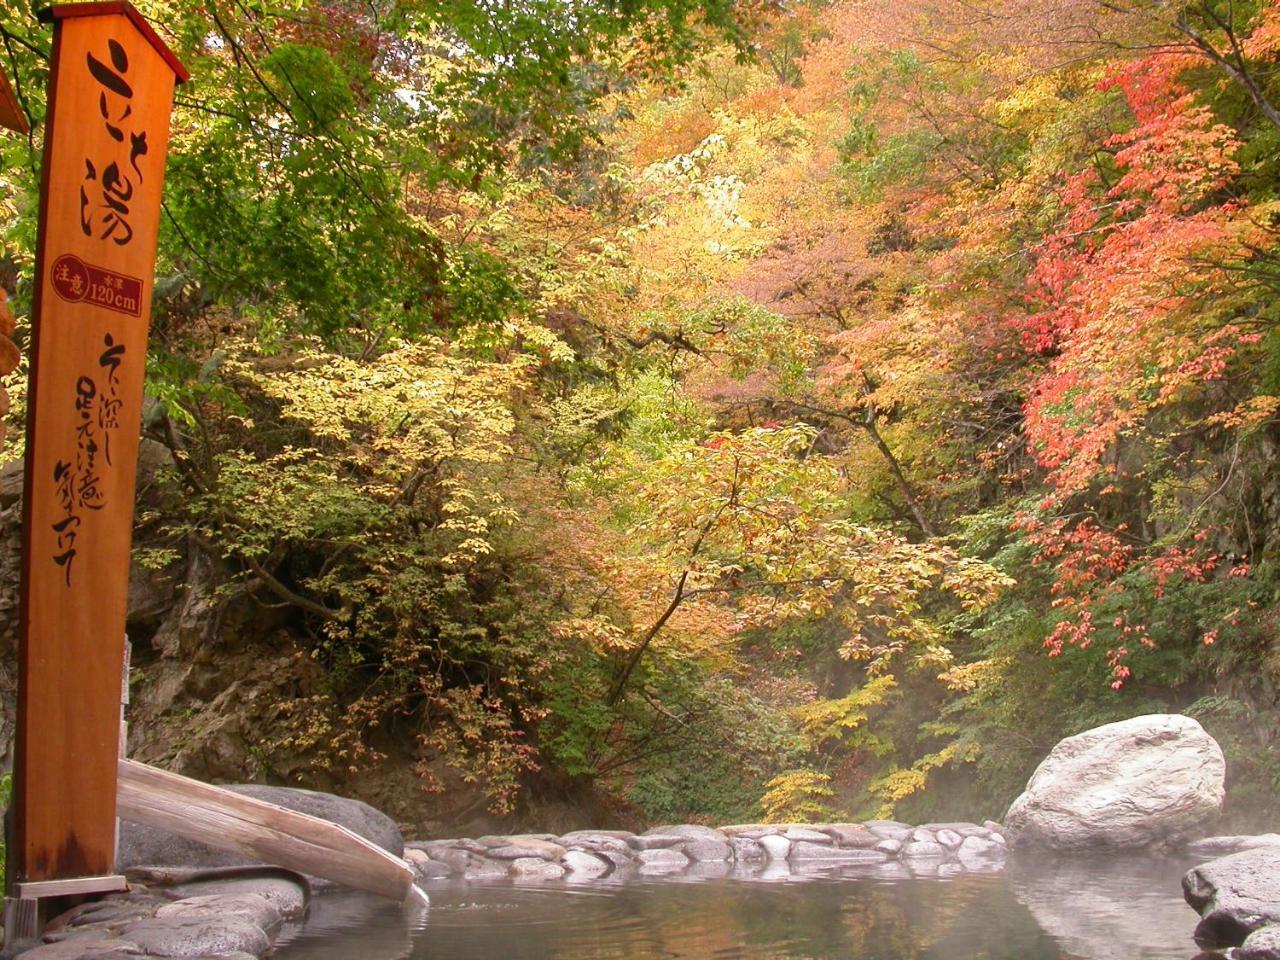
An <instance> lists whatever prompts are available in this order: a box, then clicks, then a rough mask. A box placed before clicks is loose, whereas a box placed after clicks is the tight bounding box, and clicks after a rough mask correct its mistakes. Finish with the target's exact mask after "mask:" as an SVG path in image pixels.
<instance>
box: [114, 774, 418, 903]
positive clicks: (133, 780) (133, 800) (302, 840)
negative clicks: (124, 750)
mask: <svg viewBox="0 0 1280 960" xmlns="http://www.w3.org/2000/svg"><path fill="white" fill-rule="evenodd" d="M118 806H119V814H120V817H121V818H122V819H125V820H132V821H133V822H134V823H141V824H145V825H147V826H150V827H159V828H161V829H163V830H168V831H169V832H171V833H176V834H177V835H178V836H180V837H185V838H187V839H188V840H196V841H199V842H200V843H207V844H208V845H209V846H211V847H218V848H219V849H222V850H233V851H235V852H237V853H242V854H244V855H245V856H247V857H252V858H254V859H256V860H261V861H262V862H264V863H269V864H274V865H276V866H280V867H285V868H287V869H289V870H295V871H297V872H298V873H306V874H310V875H312V876H316V877H323V878H324V879H326V880H332V881H334V882H335V883H340V884H342V885H343V886H347V887H352V888H354V889H356V890H365V891H368V892H369V893H376V894H378V895H379V896H383V897H388V898H390V899H392V900H397V901H400V902H401V903H408V902H411V901H412V902H418V903H426V900H427V897H426V894H424V893H423V892H422V891H421V890H419V889H418V888H417V887H416V886H415V885H414V878H415V875H414V871H413V868H412V867H411V866H409V864H407V863H405V861H403V860H401V859H400V858H399V857H396V856H393V855H392V854H390V853H388V852H387V851H385V850H383V849H382V848H381V847H379V846H377V845H376V844H374V843H370V842H369V841H368V840H366V839H365V838H364V837H361V836H358V835H357V834H355V833H352V832H351V831H350V830H348V829H347V828H346V827H342V826H339V825H338V824H336V823H330V822H329V821H328V820H321V819H320V818H319V817H312V816H308V815H307V814H305V813H298V812H296V811H294V810H286V809H285V808H284V807H280V806H277V805H276V804H274V803H266V802H264V801H262V800H255V799H253V798H252V797H244V796H241V795H240V794H238V793H233V792H232V791H230V790H224V789H222V788H221V787H215V786H213V785H211V784H208V783H202V782H201V781H199V780H192V779H191V778H190V777H183V776H179V775H178V774H176V773H169V772H167V771H165V770H159V769H157V768H156V767H151V766H148V765H147V764H145V763H138V762H137V761H136V760H126V759H124V758H121V760H120V771H119V796H118Z"/></svg>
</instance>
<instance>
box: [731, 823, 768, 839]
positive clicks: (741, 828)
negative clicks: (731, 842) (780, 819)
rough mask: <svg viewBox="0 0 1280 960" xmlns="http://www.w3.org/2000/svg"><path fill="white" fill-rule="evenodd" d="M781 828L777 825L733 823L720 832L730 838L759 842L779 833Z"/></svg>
mask: <svg viewBox="0 0 1280 960" xmlns="http://www.w3.org/2000/svg"><path fill="white" fill-rule="evenodd" d="M780 831H781V827H780V826H779V825H778V824H776V823H731V824H729V825H728V826H727V827H721V828H720V832H721V833H723V834H724V835H725V836H728V837H746V838H747V839H748V840H759V839H760V838H761V837H765V836H768V835H769V834H771V833H779V832H780Z"/></svg>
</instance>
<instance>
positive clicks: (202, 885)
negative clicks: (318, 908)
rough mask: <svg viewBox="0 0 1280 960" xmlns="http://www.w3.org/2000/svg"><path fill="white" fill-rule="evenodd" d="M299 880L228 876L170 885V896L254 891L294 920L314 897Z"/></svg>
mask: <svg viewBox="0 0 1280 960" xmlns="http://www.w3.org/2000/svg"><path fill="white" fill-rule="evenodd" d="M300 881H301V878H299V880H298V881H294V880H289V879H286V878H284V877H273V876H260V877H244V878H242V879H236V878H234V877H233V878H227V879H219V880H202V881H196V882H194V883H183V884H180V885H178V886H176V887H169V888H168V889H166V890H165V891H163V892H164V893H165V895H166V896H168V897H169V898H170V899H173V900H186V899H190V898H191V897H205V896H234V895H236V894H254V895H256V896H259V897H262V898H263V899H264V900H266V901H267V902H268V903H269V904H271V905H272V906H273V907H275V908H276V910H277V911H279V913H280V916H281V917H283V918H284V919H286V920H294V919H297V918H299V917H301V916H303V915H304V914H305V913H306V912H307V904H308V902H309V901H310V899H311V893H310V891H309V890H308V889H307V888H306V887H305V886H303V885H302V883H301V882H300Z"/></svg>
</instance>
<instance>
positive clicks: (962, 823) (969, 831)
mask: <svg viewBox="0 0 1280 960" xmlns="http://www.w3.org/2000/svg"><path fill="white" fill-rule="evenodd" d="M920 826H921V827H923V828H924V829H926V830H932V831H933V832H934V833H937V832H938V831H939V830H950V831H951V832H952V833H958V834H960V836H962V837H969V836H973V835H974V833H986V831H985V830H983V829H982V827H980V826H978V825H977V824H976V823H969V821H967V820H954V821H950V822H947V823H922V824H920Z"/></svg>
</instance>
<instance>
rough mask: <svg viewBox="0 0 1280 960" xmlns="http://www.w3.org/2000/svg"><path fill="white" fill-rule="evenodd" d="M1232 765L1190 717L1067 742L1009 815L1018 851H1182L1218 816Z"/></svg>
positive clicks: (1113, 726) (1160, 717)
mask: <svg viewBox="0 0 1280 960" xmlns="http://www.w3.org/2000/svg"><path fill="white" fill-rule="evenodd" d="M1225 773H1226V765H1225V763H1224V761H1223V758H1222V750H1221V748H1220V747H1219V746H1218V744H1217V742H1216V741H1215V740H1214V739H1213V738H1212V737H1211V736H1209V735H1208V734H1207V733H1205V732H1204V728H1203V727H1201V726H1200V724H1199V723H1197V722H1196V721H1195V720H1193V719H1191V718H1190V717H1184V716H1179V715H1176V714H1153V715H1151V716H1145V717H1134V718H1133V719H1131V720H1123V721H1120V722H1119V723H1109V724H1106V725H1105V726H1101V727H1096V728H1095V729H1093V730H1088V731H1086V732H1084V733H1081V734H1077V735H1076V736H1074V737H1068V738H1066V739H1065V740H1063V741H1061V742H1060V743H1059V744H1058V745H1057V746H1056V747H1054V748H1053V750H1052V751H1051V752H1050V753H1049V756H1048V757H1046V758H1045V759H1044V761H1043V762H1042V763H1041V764H1040V766H1039V767H1037V768H1036V772H1035V773H1034V774H1033V775H1032V777H1031V780H1030V781H1029V782H1028V783H1027V789H1026V792H1024V793H1023V794H1022V796H1020V797H1018V799H1017V800H1015V801H1014V802H1013V805H1012V806H1011V807H1010V808H1009V812H1008V814H1007V815H1006V816H1005V829H1006V832H1007V833H1008V835H1009V837H1010V838H1011V839H1012V840H1014V842H1015V843H1026V844H1034V845H1043V846H1048V847H1052V848H1054V849H1060V850H1070V849H1083V848H1088V847H1113V848H1137V847H1150V846H1153V845H1157V844H1160V843H1177V842H1181V841H1184V840H1185V839H1186V838H1187V837H1188V836H1193V835H1195V833H1197V832H1199V831H1200V830H1201V829H1202V828H1203V826H1204V824H1205V823H1206V822H1207V821H1209V820H1211V819H1212V818H1214V817H1215V816H1217V814H1218V813H1219V811H1220V810H1221V809H1222V801H1223V798H1224V796H1225V792H1224V787H1223V779H1224V775H1225Z"/></svg>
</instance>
